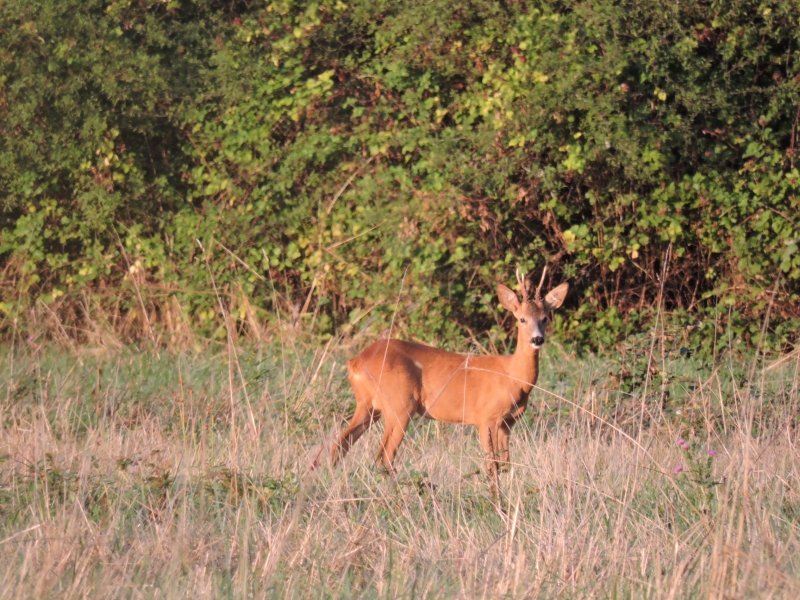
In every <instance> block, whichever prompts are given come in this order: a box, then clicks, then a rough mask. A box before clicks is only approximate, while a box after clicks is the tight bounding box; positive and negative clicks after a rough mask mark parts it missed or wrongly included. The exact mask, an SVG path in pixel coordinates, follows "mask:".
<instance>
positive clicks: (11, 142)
mask: <svg viewBox="0 0 800 600" xmlns="http://www.w3.org/2000/svg"><path fill="white" fill-rule="evenodd" d="M0 11H2V16H0V19H2V25H1V26H2V29H4V30H5V34H4V35H5V37H6V38H7V39H8V43H7V50H6V51H5V52H4V54H3V55H2V59H1V60H2V101H0V110H2V117H3V118H2V122H1V124H0V126H1V127H2V128H3V131H2V133H3V141H2V142H0V161H2V170H1V171H2V172H1V173H0V188H2V190H3V196H4V200H3V204H2V217H0V218H1V219H2V221H0V226H1V230H0V231H1V232H2V233H0V236H1V237H0V257H1V258H0V260H2V261H3V266H4V271H3V272H4V275H3V288H4V293H3V296H4V302H3V304H2V309H3V310H4V311H5V312H6V313H7V314H11V313H12V312H13V313H15V314H16V312H15V311H18V310H19V309H20V308H24V307H25V306H29V305H30V303H31V302H34V301H38V300H37V299H39V300H41V301H42V302H45V303H50V302H53V301H54V300H55V301H56V305H55V306H56V307H57V308H58V309H59V310H61V311H62V313H63V311H64V310H67V309H68V307H69V306H70V301H74V300H76V299H79V298H81V297H82V294H89V295H91V296H92V297H93V298H96V299H98V302H100V303H101V304H102V305H104V306H109V307H110V306H114V307H118V308H119V309H120V310H122V311H123V312H125V311H127V312H129V313H135V312H136V311H139V310H140V309H141V308H142V307H145V308H146V309H147V310H148V311H150V312H151V313H152V314H151V317H152V319H144V320H145V321H148V324H149V322H150V321H151V320H152V321H154V322H157V321H158V318H157V317H158V314H159V311H162V312H163V311H164V310H165V309H164V307H165V306H167V305H168V304H169V302H170V299H171V298H172V297H174V298H176V299H177V300H178V301H179V303H180V305H181V306H183V307H185V311H186V316H187V317H188V318H190V319H191V321H192V322H193V324H194V325H195V326H196V327H199V328H201V329H205V330H207V331H208V332H210V333H213V332H214V331H216V332H217V333H218V334H221V333H220V332H224V329H223V328H221V327H220V324H221V323H222V320H221V319H222V315H220V314H219V311H220V307H219V305H218V303H217V300H216V299H215V298H214V296H213V295H210V294H208V293H205V292H208V291H209V290H211V289H212V288H213V285H212V284H215V285H216V287H217V289H218V290H219V291H220V293H222V294H223V295H225V296H226V298H228V299H229V301H228V303H229V304H230V306H229V308H230V310H231V312H232V314H233V316H234V317H236V318H240V319H242V321H243V320H244V319H245V318H246V315H245V313H246V308H247V307H246V306H245V304H247V302H253V303H254V304H255V305H256V307H257V308H264V309H269V310H272V309H274V308H275V307H274V306H273V305H272V302H273V298H275V297H279V298H281V297H282V298H283V300H284V302H286V303H288V304H289V305H291V304H295V303H299V305H300V306H299V308H300V310H302V309H303V308H305V309H309V310H312V309H313V310H314V315H315V316H314V319H313V322H314V328H315V329H317V330H318V331H319V332H320V333H324V334H327V333H333V332H334V331H339V330H341V328H342V327H343V326H344V325H345V324H346V323H348V322H351V321H352V320H354V319H355V318H357V316H358V315H360V314H363V310H362V309H370V308H375V311H374V313H373V314H374V315H378V316H379V315H381V314H390V313H391V312H392V311H393V309H394V306H395V302H396V300H397V294H398V289H399V285H400V281H401V279H402V278H403V276H404V273H405V274H406V278H405V283H404V286H403V289H402V295H401V298H400V301H401V305H402V306H405V307H407V310H406V312H404V313H403V314H402V317H403V318H402V319H401V323H400V324H399V326H401V327H403V328H405V330H406V333H407V334H410V335H417V336H419V337H422V338H424V339H428V340H432V339H433V340H436V341H438V342H440V343H441V342H446V341H448V340H456V339H459V338H461V337H462V336H463V332H464V331H479V332H480V331H486V330H490V332H491V336H492V337H493V339H494V340H495V341H496V342H500V341H502V340H503V339H504V338H505V329H506V328H507V327H508V325H509V323H508V320H507V319H506V318H505V315H503V314H501V311H498V309H497V308H496V306H495V305H496V300H495V298H494V286H495V283H496V282H497V281H498V280H507V279H509V278H510V275H511V273H512V271H513V268H514V266H515V265H516V264H517V263H519V264H521V265H522V266H523V268H525V269H527V270H535V269H539V268H541V267H542V266H543V265H544V264H548V265H549V266H550V269H551V270H550V272H551V282H552V283H553V284H555V283H558V282H559V280H560V279H562V278H569V279H570V280H571V281H572V283H573V286H574V287H573V290H574V291H573V292H572V294H571V298H570V299H568V304H571V308H572V310H568V311H565V312H564V313H563V314H566V315H569V316H568V318H563V317H557V320H556V323H555V326H556V329H557V331H558V333H559V335H560V336H561V337H562V338H563V339H565V340H572V341H575V342H579V343H582V344H585V343H588V344H590V345H591V346H592V347H604V346H610V345H613V344H614V343H615V342H616V341H617V340H618V339H620V337H622V336H626V335H630V334H631V333H633V332H635V331H638V330H640V329H641V328H642V327H644V326H645V325H646V324H647V323H650V322H651V321H652V315H653V314H654V313H655V311H656V309H657V306H658V304H659V302H661V301H662V299H663V304H664V307H665V309H666V310H667V311H668V312H669V313H671V314H672V315H673V319H675V320H676V321H677V322H681V323H684V324H687V325H692V327H691V328H690V330H691V331H693V332H694V333H693V334H692V335H694V336H695V337H694V341H693V343H694V344H697V345H702V344H704V343H706V344H709V343H711V340H713V338H714V335H709V331H710V330H712V329H713V328H715V327H716V328H717V329H718V331H720V332H721V331H723V329H724V327H727V331H728V333H729V334H730V335H736V336H739V337H741V338H743V339H745V340H746V341H751V340H753V339H757V337H758V334H759V331H760V328H761V320H762V319H763V317H764V314H765V311H766V309H767V306H770V305H771V309H770V310H771V323H772V324H773V327H772V328H771V329H770V330H769V336H768V341H769V342H770V343H772V344H786V343H788V342H790V341H791V340H792V335H793V334H794V332H795V331H796V329H797V325H798V317H799V316H800V315H798V309H797V306H798V303H797V299H798V296H797V294H798V291H799V288H798V277H799V276H800V257H798V254H797V245H798V242H800V231H799V229H800V225H799V224H798V222H797V217H795V215H796V214H797V212H798V207H799V205H800V199H798V191H799V189H800V174H798V170H797V166H796V165H795V160H796V138H797V124H798V117H799V116H800V112H798V106H800V70H799V69H798V66H797V58H798V50H797V48H798V39H797V38H798V32H797V27H796V23H797V21H798V17H800V11H798V10H797V9H796V7H794V6H793V5H790V4H789V3H781V2H772V3H755V2H742V3H737V4H736V5H730V3H723V2H704V3H698V4H692V5H684V4H675V3H671V2H670V3H668V2H657V1H652V0H649V1H647V2H621V3H620V2H611V1H609V0H598V1H593V2H580V3H564V2H557V1H549V2H539V3H534V4H525V5H522V4H519V3H506V4H500V3H494V2H489V1H487V0H476V1H474V2H467V1H463V2H458V1H455V2H454V1H444V0H442V1H439V0H434V1H433V2H428V1H426V2H406V3H399V4H398V3H390V2H380V1H377V2H376V1H371V2H361V1H356V2H351V3H349V4H345V3H343V2H335V3H334V2H329V3H325V2H323V3H313V4H312V3H304V2H289V1H287V2H275V3H272V4H269V5H266V6H264V5H250V4H246V3H240V4H236V3H234V4H230V3H220V4H214V3H212V4H207V3H197V4H195V3H193V2H189V1H186V0H184V1H180V2H179V1H172V2H169V3H164V2H155V1H151V0H141V1H139V2H133V1H126V2H101V1H99V0H95V1H92V2H88V3H87V2H64V1H59V2H55V1H54V0H40V1H39V2H36V3H34V4H33V5H29V6H26V7H22V6H10V5H4V6H3V7H2V8H0ZM198 240H199V243H198ZM237 258H238V259H239V260H237ZM665 259H666V261H665ZM240 261H241V262H240ZM245 265H247V266H245ZM406 269H407V272H406ZM662 274H665V277H664V278H663V281H662ZM212 277H213V282H212ZM273 286H274V288H276V289H277V292H278V296H275V295H274V293H273ZM201 292H203V293H201ZM244 298H247V299H249V301H248V300H242V299H244ZM279 302H280V301H279ZM75 315H76V316H75V317H74V319H76V320H80V317H78V316H77V315H78V313H77V312H76V313H75ZM712 320H713V325H708V326H705V327H695V326H694V325H696V324H697V321H701V322H705V323H709V324H710V323H711V322H712Z"/></svg>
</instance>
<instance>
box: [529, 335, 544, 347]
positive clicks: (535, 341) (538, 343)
mask: <svg viewBox="0 0 800 600" xmlns="http://www.w3.org/2000/svg"><path fill="white" fill-rule="evenodd" d="M531 344H533V345H534V346H541V345H542V344H544V338H543V337H542V336H540V335H537V336H535V337H532V338H531Z"/></svg>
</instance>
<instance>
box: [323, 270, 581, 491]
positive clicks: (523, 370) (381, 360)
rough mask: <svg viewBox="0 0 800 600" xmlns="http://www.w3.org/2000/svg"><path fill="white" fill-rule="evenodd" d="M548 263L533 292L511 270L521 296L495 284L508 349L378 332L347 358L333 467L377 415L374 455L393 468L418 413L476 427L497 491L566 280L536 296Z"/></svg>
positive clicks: (439, 419)
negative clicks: (345, 410) (478, 349)
mask: <svg viewBox="0 0 800 600" xmlns="http://www.w3.org/2000/svg"><path fill="white" fill-rule="evenodd" d="M546 271H547V267H545V269H544V270H543V271H542V278H541V280H540V282H539V286H538V287H537V288H536V293H535V295H534V297H533V298H530V297H529V289H528V284H527V281H526V276H525V275H524V274H523V273H522V272H521V271H520V269H519V267H518V268H517V271H516V278H517V283H518V285H519V288H520V290H521V293H522V299H521V301H520V298H518V297H517V294H516V293H515V292H513V291H512V290H511V289H509V288H507V287H506V286H505V285H502V284H498V286H497V295H498V298H499V300H500V304H501V305H502V306H503V307H504V308H505V309H506V310H509V311H511V313H512V314H513V315H514V317H515V318H516V320H517V345H516V349H515V351H514V353H513V354H510V355H489V356H473V355H469V354H457V353H455V352H448V351H446V350H441V349H439V348H434V347H432V346H427V345H424V344H419V343H416V342H408V341H402V340H398V339H381V340H378V341H376V342H373V343H372V344H370V345H369V346H368V347H367V348H365V349H364V350H363V351H362V352H361V354H359V355H358V356H356V357H355V358H353V359H351V360H349V361H348V362H347V376H348V379H349V380H350V385H351V386H352V388H353V392H354V394H355V399H356V410H355V413H354V414H353V417H352V418H351V419H350V422H349V423H348V425H347V427H346V428H345V430H344V431H343V432H342V434H341V436H340V437H339V439H338V441H337V442H336V443H335V444H334V446H333V450H332V453H331V462H332V464H333V465H334V466H335V465H336V464H337V463H338V462H339V461H340V460H341V459H343V458H344V456H345V455H346V454H347V452H348V451H349V450H350V448H351V447H352V445H353V444H354V443H355V442H356V441H357V440H358V439H359V438H360V437H361V436H362V435H363V434H364V432H365V431H367V429H368V428H369V427H370V426H371V425H372V424H373V423H374V422H375V421H376V420H378V419H379V418H381V417H382V418H383V422H384V428H385V429H384V433H383V439H382V440H381V443H380V445H379V447H378V453H377V456H376V457H375V460H376V462H377V464H378V466H380V465H381V464H382V465H383V466H384V467H385V468H386V470H387V471H388V472H389V473H390V474H393V473H394V467H393V463H394V458H395V455H396V454H397V450H398V448H399V446H400V443H401V442H402V441H403V437H404V436H405V433H406V428H407V427H408V424H409V422H410V421H411V418H412V417H413V416H414V415H420V416H422V417H425V418H429V419H435V420H437V421H441V422H444V423H461V424H466V425H474V426H475V427H477V428H478V433H479V438H480V442H481V446H482V447H483V450H484V452H485V453H486V470H487V473H488V475H489V478H490V484H491V488H492V489H491V491H492V497H493V498H494V499H496V498H497V493H498V477H497V472H498V468H499V467H500V466H501V465H502V466H508V465H509V464H510V461H509V435H510V433H511V429H512V428H513V427H514V424H515V423H516V422H517V420H518V419H519V418H520V417H521V416H522V415H523V413H524V412H525V408H526V406H527V403H528V396H529V394H530V392H531V389H532V388H533V386H534V385H535V384H536V381H537V380H538V378H539V351H540V349H541V348H542V345H543V344H544V342H545V330H546V325H547V320H548V316H549V315H550V313H552V312H553V311H554V310H556V309H557V308H558V307H560V306H561V304H562V303H563V302H564V298H565V297H566V295H567V292H568V290H569V284H568V283H567V282H564V283H562V284H561V285H559V286H558V287H556V288H554V289H553V290H551V291H550V292H549V293H548V294H547V295H546V296H545V297H544V298H542V297H541V290H542V284H543V283H544V279H545V273H546Z"/></svg>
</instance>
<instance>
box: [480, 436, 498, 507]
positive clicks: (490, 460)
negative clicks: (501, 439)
mask: <svg viewBox="0 0 800 600" xmlns="http://www.w3.org/2000/svg"><path fill="white" fill-rule="evenodd" d="M498 429H499V427H498V426H497V425H486V424H484V425H480V438H481V445H482V446H483V450H484V451H485V452H486V472H487V474H488V475H489V487H490V488H491V493H492V502H497V498H498V495H499V491H500V485H499V480H498V477H497V437H498V435H497V432H498Z"/></svg>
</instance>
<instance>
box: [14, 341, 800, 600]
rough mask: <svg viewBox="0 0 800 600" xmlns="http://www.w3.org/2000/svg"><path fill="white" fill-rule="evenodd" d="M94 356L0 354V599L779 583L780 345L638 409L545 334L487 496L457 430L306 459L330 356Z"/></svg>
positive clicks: (798, 510) (324, 401) (791, 560)
mask: <svg viewBox="0 0 800 600" xmlns="http://www.w3.org/2000/svg"><path fill="white" fill-rule="evenodd" d="M229 343H230V344H232V343H233V342H230V341H229ZM109 348H110V346H106V348H105V349H100V350H95V351H92V350H90V349H85V348H84V349H77V350H71V349H67V350H58V349H57V348H55V347H54V346H53V347H45V348H40V347H36V346H35V345H28V346H26V347H25V348H24V349H23V351H22V352H20V348H19V346H18V345H17V347H16V348H15V349H14V350H13V352H12V349H11V348H8V347H6V348H5V349H4V350H3V353H2V355H1V356H2V363H0V364H1V365H2V367H1V368H2V378H3V380H5V383H2V384H0V398H3V407H2V431H1V432H0V461H2V463H1V464H0V597H2V598H86V597H90V598H106V597H107V598H117V597H123V598H198V599H200V598H223V597H232V598H233V597H235V598H245V597H253V598H262V597H298V598H308V597H320V598H327V597H337V598H338V597H347V598H349V597H377V596H381V597H392V598H395V597H408V598H417V597H426V598H427V597H430V598H449V597H453V598H473V597H475V598H477V597H480V598H497V597H509V598H531V597H541V598H552V597H573V598H606V597H636V598H640V597H648V598H691V597H703V598H741V597H775V598H778V597H798V596H800V531H799V530H798V520H800V461H799V460H798V458H800V457H798V450H799V449H800V448H799V446H798V436H797V430H796V423H797V391H798V389H797V388H798V375H797V367H798V365H797V358H796V357H794V358H791V359H789V360H786V361H784V362H783V363H781V364H780V365H778V366H777V367H775V368H772V369H770V370H766V369H763V368H761V367H759V368H758V369H756V370H754V371H752V373H754V374H751V376H750V379H748V380H746V381H745V380H743V379H742V375H741V374H739V373H736V372H734V371H735V369H733V368H732V367H731V362H730V361H728V362H726V361H720V363H719V364H718V365H716V366H713V367H711V368H710V370H708V369H706V370H700V371H698V370H697V369H696V367H697V365H694V364H687V363H686V362H685V361H684V362H681V361H680V360H675V361H673V362H671V363H669V365H664V367H665V368H667V367H668V368H669V369H671V370H672V371H673V372H674V373H675V376H674V378H673V379H672V382H673V383H671V384H670V386H671V387H669V389H667V388H666V387H661V386H657V385H653V384H650V386H649V388H650V390H651V393H650V394H649V395H648V397H647V398H646V399H645V400H646V401H645V402H644V403H642V401H641V398H640V397H639V395H638V394H639V393H640V392H641V390H642V389H643V387H642V385H641V383H639V384H637V385H634V389H633V391H632V393H631V394H623V393H620V392H618V391H617V389H615V386H614V381H613V380H612V381H610V382H609V381H608V380H607V379H603V378H602V377H600V375H599V374H607V373H608V371H609V365H608V364H607V363H605V362H603V361H599V360H588V359H587V360H578V359H575V358H574V357H571V356H569V355H566V354H563V353H561V352H560V351H559V350H558V348H556V347H555V346H550V347H548V348H547V354H546V356H545V358H544V360H543V379H542V381H541V382H540V383H541V385H542V387H543V388H545V389H547V390H549V391H550V392H554V393H557V394H558V396H554V395H552V394H550V393H545V392H543V391H536V392H534V394H533V396H532V399H531V407H530V409H529V413H528V414H529V415H530V417H531V418H530V419H526V420H524V421H523V422H522V423H521V424H520V425H519V426H518V427H517V429H515V431H514V435H513V437H512V446H511V448H512V459H513V461H514V465H513V468H512V469H511V470H510V471H509V472H508V473H506V474H504V475H502V476H501V488H502V506H500V507H497V506H493V505H492V504H491V503H490V501H489V492H488V485H487V483H486V480H485V477H484V476H483V475H482V474H476V471H477V470H478V469H479V468H480V466H481V465H482V462H483V457H482V455H481V453H480V449H479V445H478V444H477V441H476V435H475V432H474V431H473V430H472V429H470V428H462V427H457V426H447V425H440V424H437V423H433V422H428V421H425V422H423V421H415V422H414V423H413V424H412V426H411V428H410V431H409V435H408V436H407V438H406V440H405V442H404V443H403V446H402V447H401V450H400V455H399V457H398V458H399V460H398V467H399V473H398V475H397V476H396V477H395V478H390V477H388V476H387V475H385V474H384V473H383V472H381V471H379V470H377V469H376V468H375V467H373V466H372V457H373V455H374V452H375V450H376V447H377V443H378V439H379V436H380V433H381V432H380V429H381V428H380V427H375V428H373V429H372V430H371V431H370V432H369V433H368V434H367V435H366V436H365V437H364V438H363V439H362V440H361V441H359V442H358V444H357V445H356V446H355V447H354V449H353V451H352V452H351V454H350V455H349V456H348V457H347V459H346V460H345V461H344V464H343V466H342V467H340V468H339V469H337V470H331V469H330V468H329V467H328V466H327V463H325V466H323V467H322V468H321V469H318V470H317V471H315V472H313V473H309V472H308V470H307V467H308V465H309V464H310V463H311V461H312V460H313V458H314V456H315V455H316V454H317V452H318V451H319V450H320V449H321V448H323V447H324V448H325V449H326V450H325V451H326V452H327V448H328V447H329V445H330V440H331V439H332V436H333V435H334V434H335V432H336V431H337V430H338V428H339V426H340V425H341V422H342V418H343V417H344V416H345V415H346V414H347V413H348V411H349V410H351V408H352V399H351V398H352V395H351V393H350V390H349V389H348V385H347V382H346V379H345V377H344V370H343V368H342V364H343V361H344V359H345V358H347V357H349V356H350V355H352V348H344V347H328V348H327V350H325V351H323V349H322V348H319V349H317V350H316V351H314V350H312V349H310V348H304V347H301V345H300V343H299V342H298V341H294V342H293V341H292V340H289V339H287V340H285V343H284V344H283V345H279V344H277V343H275V344H274V345H272V346H270V345H262V346H256V347H253V348H249V349H244V348H233V347H232V346H229V347H227V348H224V349H223V350H222V351H221V352H220V353H219V354H218V355H213V354H212V353H210V352H206V353H204V354H183V353H169V352H165V351H161V352H160V353H159V354H158V355H156V354H154V353H152V352H145V351H138V352H135V351H131V350H127V349H125V348H113V349H109ZM747 367H748V365H747V364H744V365H743V367H742V369H743V371H744V372H746V371H747ZM751 384H752V385H751ZM679 436H684V437H686V438H687V440H689V441H690V443H691V447H690V449H689V450H683V449H681V448H679V447H678V446H677V445H676V443H675V440H676V439H677V438H678V437H679ZM709 448H713V449H714V450H715V451H716V452H717V453H718V454H717V456H716V457H710V458H709V457H708V449H709ZM678 465H682V466H683V467H684V471H683V472H681V473H680V474H675V472H674V468H675V467H676V466H678Z"/></svg>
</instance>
